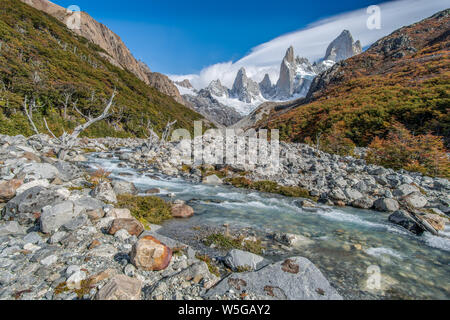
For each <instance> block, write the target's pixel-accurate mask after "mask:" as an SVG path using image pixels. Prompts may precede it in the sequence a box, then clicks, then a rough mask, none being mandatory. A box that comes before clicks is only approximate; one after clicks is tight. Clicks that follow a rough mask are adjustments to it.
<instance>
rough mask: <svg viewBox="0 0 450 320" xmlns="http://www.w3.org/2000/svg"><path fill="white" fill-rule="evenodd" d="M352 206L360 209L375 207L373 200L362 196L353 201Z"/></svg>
mask: <svg viewBox="0 0 450 320" xmlns="http://www.w3.org/2000/svg"><path fill="white" fill-rule="evenodd" d="M352 206H353V207H355V208H360V209H370V208H372V207H373V200H372V199H370V198H368V197H364V198H360V199H357V200H355V201H353V202H352Z"/></svg>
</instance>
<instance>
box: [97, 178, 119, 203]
mask: <svg viewBox="0 0 450 320" xmlns="http://www.w3.org/2000/svg"><path fill="white" fill-rule="evenodd" d="M91 195H92V196H93V197H94V198H97V199H98V200H100V201H103V202H109V203H117V197H116V194H115V192H114V190H113V188H112V186H111V184H109V183H108V182H102V183H100V184H99V185H98V186H97V187H95V189H94V190H92V192H91Z"/></svg>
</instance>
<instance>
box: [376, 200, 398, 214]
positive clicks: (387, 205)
mask: <svg viewBox="0 0 450 320" xmlns="http://www.w3.org/2000/svg"><path fill="white" fill-rule="evenodd" d="M374 206H375V209H377V210H378V211H383V212H394V211H397V210H398V209H400V205H399V204H398V202H397V200H395V199H390V198H382V199H378V200H377V201H375V203H374Z"/></svg>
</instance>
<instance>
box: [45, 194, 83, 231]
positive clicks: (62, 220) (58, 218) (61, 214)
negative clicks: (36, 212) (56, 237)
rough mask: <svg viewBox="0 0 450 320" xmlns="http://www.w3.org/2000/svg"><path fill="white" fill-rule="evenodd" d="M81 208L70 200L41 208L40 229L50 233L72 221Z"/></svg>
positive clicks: (80, 211)
mask: <svg viewBox="0 0 450 320" xmlns="http://www.w3.org/2000/svg"><path fill="white" fill-rule="evenodd" d="M82 211H83V209H82V208H81V207H79V206H77V205H75V204H74V203H73V202H72V201H64V202H61V203H58V204H56V205H53V206H46V207H44V208H42V214H41V219H40V220H41V231H42V232H43V233H47V234H48V233H52V232H54V231H57V230H58V229H59V228H60V227H62V226H63V225H65V224H66V223H69V222H71V221H72V219H74V218H76V217H77V216H79V215H80V214H81V213H82Z"/></svg>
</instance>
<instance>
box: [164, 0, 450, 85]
mask: <svg viewBox="0 0 450 320" xmlns="http://www.w3.org/2000/svg"><path fill="white" fill-rule="evenodd" d="M379 7H380V9H381V29H373V30H370V29H369V28H368V27H367V20H368V18H369V16H370V14H369V13H368V11H367V8H362V9H358V10H355V11H351V12H347V13H343V14H340V15H336V16H333V17H329V18H326V19H322V20H320V21H317V22H315V23H313V24H310V25H308V26H307V27H306V28H304V29H301V30H298V31H294V32H291V33H288V34H285V35H282V36H280V37H277V38H275V39H273V40H271V41H269V42H266V43H263V44H261V45H259V46H257V47H255V48H253V49H252V50H251V52H250V54H248V55H247V56H245V57H243V58H242V59H240V60H238V61H236V62H234V63H233V62H231V61H229V62H223V63H217V64H214V65H211V66H209V67H206V68H204V69H203V70H202V71H201V72H200V73H199V74H190V75H171V76H170V77H171V78H172V79H173V80H176V81H180V80H184V79H189V80H190V82H191V83H192V85H193V86H194V87H195V88H197V89H200V88H204V87H206V86H208V84H209V83H210V82H211V81H213V80H217V79H219V80H220V81H221V82H222V83H223V84H224V85H225V86H227V87H231V86H232V85H233V81H234V79H235V77H236V74H237V72H238V71H239V69H240V68H242V67H245V69H246V71H247V75H248V76H249V77H250V78H252V79H254V80H256V81H261V80H262V79H263V78H264V75H265V74H266V73H268V74H269V76H270V79H271V81H272V82H276V81H277V80H278V76H279V71H280V63H281V61H282V59H283V57H284V55H285V53H286V50H287V48H289V47H290V46H291V45H292V46H293V47H294V50H295V54H296V55H299V56H302V57H306V58H308V59H309V60H310V61H317V60H319V59H321V58H323V57H324V55H325V51H326V49H327V47H328V45H329V44H330V43H331V41H333V40H334V39H335V38H336V37H338V36H339V34H340V33H341V32H342V31H343V30H344V29H346V30H349V31H350V32H351V34H352V35H353V38H354V39H355V41H356V40H360V41H361V44H362V46H363V47H367V46H369V45H371V44H372V43H374V42H376V41H377V40H378V39H380V38H382V37H384V36H387V35H389V34H390V33H392V32H393V31H395V30H397V29H399V28H401V27H403V26H407V25H410V24H412V23H415V22H418V21H420V20H422V19H425V18H427V17H429V16H431V15H433V14H434V13H436V12H438V11H440V10H443V9H446V8H448V7H450V0H397V1H390V2H385V3H383V4H380V5H379Z"/></svg>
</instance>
